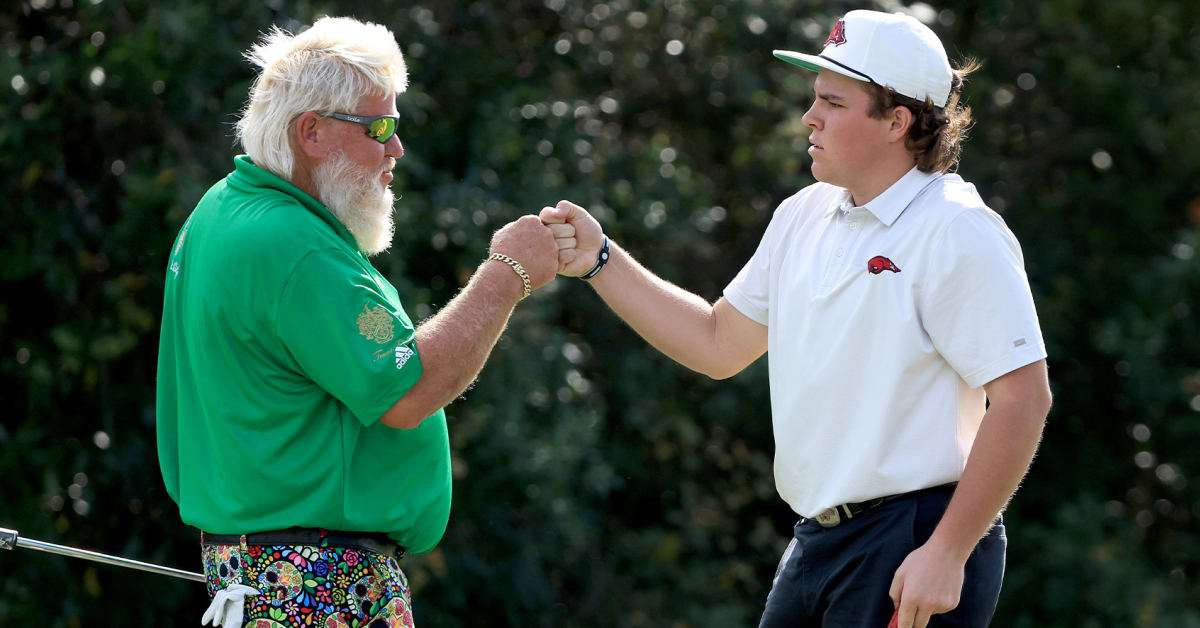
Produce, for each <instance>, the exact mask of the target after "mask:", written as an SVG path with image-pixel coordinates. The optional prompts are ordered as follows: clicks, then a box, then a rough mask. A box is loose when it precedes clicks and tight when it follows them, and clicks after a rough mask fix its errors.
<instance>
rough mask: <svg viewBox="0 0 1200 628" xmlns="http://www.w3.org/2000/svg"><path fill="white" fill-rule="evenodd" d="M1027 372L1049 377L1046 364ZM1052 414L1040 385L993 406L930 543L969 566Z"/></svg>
mask: <svg viewBox="0 0 1200 628" xmlns="http://www.w3.org/2000/svg"><path fill="white" fill-rule="evenodd" d="M1024 368H1025V369H1030V370H1032V371H1035V372H1037V373H1038V374H1039V375H1040V377H1036V378H1034V379H1041V378H1044V373H1045V363H1044V362H1038V363H1035V364H1031V365H1029V366H1027V367H1024ZM1049 409H1050V392H1049V389H1048V388H1044V387H1043V386H1041V385H1036V384H1035V385H1033V386H1031V387H1030V390H1029V394H1028V395H1019V396H1009V397H1007V398H1005V399H1003V400H996V401H993V402H992V403H991V404H990V405H989V407H988V409H987V412H986V413H985V414H984V417H983V421H982V423H981V424H980V426H979V433H978V434H977V435H976V436H975V444H974V445H973V446H972V447H971V453H970V455H969V456H968V457H967V465H966V468H965V469H964V471H963V475H962V478H961V479H960V480H959V482H958V487H957V488H956V489H955V491H954V497H953V498H952V499H951V501H950V505H949V506H948V507H947V508H946V513H945V514H944V515H943V516H942V520H941V521H940V522H939V523H938V526H937V529H936V530H935V531H934V533H933V536H932V537H931V538H930V540H929V542H930V543H932V544H934V546H936V547H938V548H940V549H941V550H943V551H945V552H947V553H948V554H949V555H950V556H953V557H954V558H955V559H956V560H960V561H962V562H966V559H967V557H968V556H970V554H971V550H972V549H973V548H974V547H975V545H976V543H978V542H979V539H980V538H982V537H983V535H984V534H986V533H987V531H988V529H989V528H990V527H991V525H992V521H993V520H994V519H995V517H996V515H997V514H998V513H999V512H1000V511H1001V510H1002V509H1003V508H1004V506H1005V505H1006V504H1007V503H1008V500H1009V499H1010V498H1011V497H1012V495H1013V493H1014V492H1015V491H1016V489H1017V486H1018V485H1019V484H1020V482H1021V478H1023V477H1024V476H1025V473H1026V472H1027V471H1028V470H1029V465H1030V462H1031V461H1032V460H1033V456H1034V453H1035V452H1036V451H1037V447H1038V443H1039V442H1040V441H1041V437H1042V429H1043V428H1044V426H1045V424H1046V414H1047V412H1048V411H1049Z"/></svg>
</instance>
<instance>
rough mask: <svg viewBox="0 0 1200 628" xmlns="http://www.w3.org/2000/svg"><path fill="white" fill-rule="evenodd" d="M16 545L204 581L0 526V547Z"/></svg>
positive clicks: (192, 574) (179, 571)
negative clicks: (28, 537) (57, 543)
mask: <svg viewBox="0 0 1200 628" xmlns="http://www.w3.org/2000/svg"><path fill="white" fill-rule="evenodd" d="M14 546H16V547H24V548H28V549H33V550H38V551H39V552H49V553H51V554H60V555H62V556H70V557H72V558H82V559H84V560H91V561H95V562H98V563H104V564H107V565H116V566H117V567H128V568H129V569H138V570H141V571H148V572H150V573H156V574H159V575H162V576H173V577H176V578H183V579H184V580H194V581H196V582H204V581H205V579H204V575H203V574H198V573H195V572H191V571H184V570H182V569H175V568H173V567H163V566H162V565H155V564H151V563H143V562H141V561H138V560H131V559H128V558H121V557H120V556H110V555H108V554H101V553H100V552H92V551H89V550H84V549H79V548H75V547H67V546H65V545H55V544H54V543H46V542H45V541H38V540H35V539H26V538H22V537H21V536H20V535H19V534H18V533H17V531H16V530H9V529H6V528H0V548H3V549H12V548H13V547H14Z"/></svg>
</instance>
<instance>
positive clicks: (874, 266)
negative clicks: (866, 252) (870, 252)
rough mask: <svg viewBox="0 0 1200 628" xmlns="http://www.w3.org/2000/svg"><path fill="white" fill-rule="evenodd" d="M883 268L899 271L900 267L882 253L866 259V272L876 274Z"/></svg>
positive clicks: (883, 269)
mask: <svg viewBox="0 0 1200 628" xmlns="http://www.w3.org/2000/svg"><path fill="white" fill-rule="evenodd" d="M885 270H890V271H892V272H894V273H898V272H900V267H899V266H897V265H895V264H893V263H892V260H890V259H888V258H886V257H884V256H882V255H876V256H875V257H872V258H871V259H869V260H867V272H869V273H871V274H872V275H878V274H879V273H881V272H883V271H885Z"/></svg>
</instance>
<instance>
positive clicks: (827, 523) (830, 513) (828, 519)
mask: <svg viewBox="0 0 1200 628" xmlns="http://www.w3.org/2000/svg"><path fill="white" fill-rule="evenodd" d="M813 520H814V521H816V522H817V523H818V524H819V525H820V526H821V527H822V528H832V527H834V526H836V525H838V524H839V523H841V522H842V516H841V515H840V514H838V511H837V508H826V509H825V510H824V511H822V512H821V514H819V515H817V516H815V517H813Z"/></svg>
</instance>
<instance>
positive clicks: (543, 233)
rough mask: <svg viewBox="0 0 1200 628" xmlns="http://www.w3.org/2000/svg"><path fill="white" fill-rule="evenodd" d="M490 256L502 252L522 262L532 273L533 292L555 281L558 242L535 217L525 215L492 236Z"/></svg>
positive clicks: (530, 278) (528, 271)
mask: <svg viewBox="0 0 1200 628" xmlns="http://www.w3.org/2000/svg"><path fill="white" fill-rule="evenodd" d="M488 253H489V254H491V253H502V254H504V255H507V256H509V257H511V258H513V259H515V260H517V262H519V263H520V264H521V266H523V267H524V268H525V272H527V273H529V283H530V287H531V288H532V289H534V290H536V289H538V288H540V287H542V286H544V285H546V284H547V283H549V282H550V280H551V279H554V273H555V271H557V270H558V243H557V242H555V238H554V234H553V233H552V232H551V231H550V229H549V227H547V226H546V225H544V224H542V221H540V220H538V219H537V217H536V216H532V215H529V216H522V217H520V218H518V219H516V220H514V221H512V222H510V223H508V224H507V225H504V226H503V227H501V228H500V230H499V231H497V232H496V233H495V234H493V235H492V245H491V247H490V248H489V249H488Z"/></svg>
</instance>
